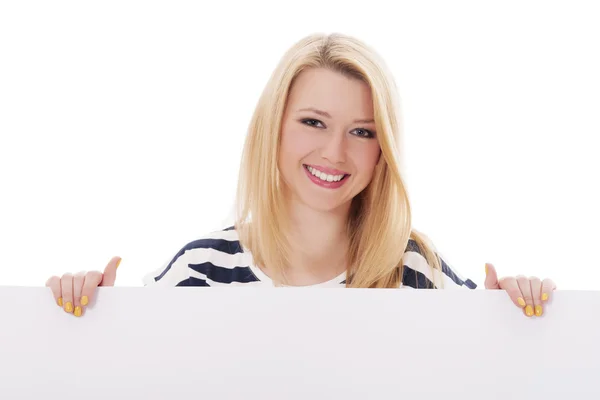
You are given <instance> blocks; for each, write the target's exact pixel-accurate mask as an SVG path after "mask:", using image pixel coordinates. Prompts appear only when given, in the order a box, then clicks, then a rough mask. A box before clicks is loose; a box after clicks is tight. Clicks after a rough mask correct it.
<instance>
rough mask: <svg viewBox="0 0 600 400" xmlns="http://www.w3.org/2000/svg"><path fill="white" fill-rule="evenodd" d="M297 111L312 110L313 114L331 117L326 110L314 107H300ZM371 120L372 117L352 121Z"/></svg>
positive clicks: (365, 121)
mask: <svg viewBox="0 0 600 400" xmlns="http://www.w3.org/2000/svg"><path fill="white" fill-rule="evenodd" d="M298 111H312V112H314V113H315V114H319V115H322V116H323V117H327V118H331V114H329V113H328V112H327V111H323V110H318V109H316V108H314V107H308V108H301V109H300V110H298ZM373 122H375V120H373V119H355V120H354V123H358V124H371V123H373Z"/></svg>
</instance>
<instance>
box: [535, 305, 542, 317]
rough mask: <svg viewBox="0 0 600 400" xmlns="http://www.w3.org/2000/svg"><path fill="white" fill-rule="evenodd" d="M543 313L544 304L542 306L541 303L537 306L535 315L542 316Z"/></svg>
mask: <svg viewBox="0 0 600 400" xmlns="http://www.w3.org/2000/svg"><path fill="white" fill-rule="evenodd" d="M542 313H543V310H542V306H540V305H537V306H535V315H537V316H538V317H541V316H542Z"/></svg>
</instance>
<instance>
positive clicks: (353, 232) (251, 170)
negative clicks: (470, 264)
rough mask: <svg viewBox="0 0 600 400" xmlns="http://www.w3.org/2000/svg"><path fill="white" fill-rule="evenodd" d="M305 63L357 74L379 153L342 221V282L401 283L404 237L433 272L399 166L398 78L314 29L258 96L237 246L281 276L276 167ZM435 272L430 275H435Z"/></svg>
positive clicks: (243, 169) (283, 233) (339, 38)
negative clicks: (365, 89)
mask: <svg viewBox="0 0 600 400" xmlns="http://www.w3.org/2000/svg"><path fill="white" fill-rule="evenodd" d="M307 68H328V69H331V70H333V71H336V72H339V73H341V74H344V75H346V76H350V77H354V78H356V79H360V80H362V81H364V82H366V83H367V84H368V85H369V86H370V88H371V92H372V98H373V107H374V119H375V124H376V131H377V136H378V138H379V144H380V147H381V157H380V159H379V162H378V164H377V165H376V167H375V172H374V175H373V179H372V181H371V182H370V183H369V185H368V186H367V187H366V188H365V189H364V190H363V191H362V192H361V193H360V194H359V195H357V196H356V197H355V198H354V199H353V200H352V206H351V209H350V214H349V217H348V223H347V233H348V237H349V238H350V246H349V252H348V259H349V261H350V262H349V267H348V271H347V272H348V273H347V280H346V286H347V287H359V288H393V287H399V286H400V284H401V282H402V275H403V256H404V253H405V251H406V247H407V245H408V241H409V239H412V240H414V241H415V242H416V244H417V246H418V247H419V249H420V251H419V252H420V253H421V254H422V255H423V256H424V257H425V259H426V260H427V262H428V264H429V265H430V267H431V268H432V269H437V270H441V261H440V259H439V258H438V257H439V256H438V255H437V253H436V252H435V249H434V247H433V245H432V244H431V243H430V242H429V240H428V238H427V237H426V236H425V235H423V234H421V233H419V232H417V231H415V230H412V229H411V208H410V203H409V199H408V194H407V191H406V188H405V184H404V181H403V179H402V171H401V160H402V158H401V157H400V154H401V148H402V146H401V129H400V118H399V117H400V115H399V100H398V98H397V89H396V85H395V82H394V80H393V78H392V76H391V74H390V73H389V72H388V71H387V70H386V67H385V64H384V62H383V61H382V60H381V59H380V58H379V56H378V55H377V54H376V53H375V52H374V51H373V50H372V49H370V48H369V47H367V46H366V45H365V44H364V43H362V42H361V41H359V40H357V39H355V38H353V37H350V36H346V35H342V34H330V35H325V34H314V35H310V36H308V37H306V38H304V39H302V40H300V41H299V42H297V43H296V44H295V45H293V46H292V47H291V48H290V49H289V50H288V51H287V52H286V53H285V55H284V56H283V58H282V59H281V61H280V63H279V65H278V66H277V68H276V69H275V71H274V72H273V73H272V75H271V78H270V79H269V81H268V83H267V85H266V87H265V89H264V91H263V93H262V95H261V97H260V99H259V101H258V104H257V106H256V110H255V112H254V115H253V117H252V120H251V122H250V126H249V129H248V135H247V137H246V142H245V146H244V151H243V155H242V160H241V165H240V173H239V183H238V192H237V202H236V205H237V209H236V222H235V227H236V230H237V231H238V233H239V237H240V244H241V245H242V247H244V248H245V249H248V250H249V251H250V252H251V253H252V255H253V258H254V262H255V263H256V264H257V265H260V266H268V267H269V269H272V270H273V269H274V270H275V271H278V276H280V277H282V276H284V272H285V268H286V266H288V260H289V254H290V245H291V244H290V241H289V240H288V232H290V230H289V229H290V224H289V219H288V218H287V216H286V207H285V202H284V198H283V194H282V191H281V190H280V179H281V178H280V175H279V169H278V166H277V165H278V164H277V161H278V152H279V143H280V133H281V123H282V118H283V115H284V112H285V107H286V104H287V98H288V93H289V91H290V88H291V86H292V84H293V83H294V81H295V78H296V77H297V76H298V74H300V73H301V72H302V71H303V70H305V69H307ZM363 210H364V212H363ZM434 272H435V271H432V277H435V276H436V275H438V274H435V273H434ZM442 282H443V280H442ZM433 284H434V287H435V286H437V285H436V284H435V282H434V283H433Z"/></svg>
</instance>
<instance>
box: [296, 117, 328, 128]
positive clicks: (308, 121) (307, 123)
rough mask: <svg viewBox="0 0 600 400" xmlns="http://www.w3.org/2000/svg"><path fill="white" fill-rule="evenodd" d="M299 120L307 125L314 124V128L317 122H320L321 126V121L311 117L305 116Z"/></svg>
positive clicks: (316, 126)
mask: <svg viewBox="0 0 600 400" xmlns="http://www.w3.org/2000/svg"><path fill="white" fill-rule="evenodd" d="M301 122H302V123H303V124H305V125H308V126H314V127H315V128H319V126H318V124H321V126H323V123H322V122H321V121H319V120H318V119H313V118H306V119H303V120H301Z"/></svg>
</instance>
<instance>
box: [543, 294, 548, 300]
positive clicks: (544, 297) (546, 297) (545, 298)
mask: <svg viewBox="0 0 600 400" xmlns="http://www.w3.org/2000/svg"><path fill="white" fill-rule="evenodd" d="M546 300H548V293H542V301H546Z"/></svg>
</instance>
